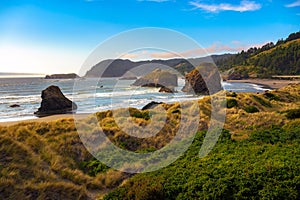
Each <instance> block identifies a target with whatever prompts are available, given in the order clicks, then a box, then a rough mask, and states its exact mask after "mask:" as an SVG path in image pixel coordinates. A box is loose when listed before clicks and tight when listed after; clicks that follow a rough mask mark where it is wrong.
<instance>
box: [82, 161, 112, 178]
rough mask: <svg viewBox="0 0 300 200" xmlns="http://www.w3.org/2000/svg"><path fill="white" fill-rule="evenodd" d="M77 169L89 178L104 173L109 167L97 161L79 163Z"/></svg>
mask: <svg viewBox="0 0 300 200" xmlns="http://www.w3.org/2000/svg"><path fill="white" fill-rule="evenodd" d="M79 168H80V169H81V170H82V171H84V172H85V173H87V174H88V175H90V176H96V175H97V174H98V173H101V172H106V171H107V170H108V169H109V167H108V166H106V165H104V164H102V163H101V162H100V161H99V160H97V159H95V158H94V159H92V160H90V161H85V162H81V163H79Z"/></svg>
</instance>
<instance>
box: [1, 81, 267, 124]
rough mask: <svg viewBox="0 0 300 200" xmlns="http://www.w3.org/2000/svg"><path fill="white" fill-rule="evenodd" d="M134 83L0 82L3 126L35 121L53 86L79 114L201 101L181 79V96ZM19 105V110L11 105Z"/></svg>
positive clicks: (233, 86)
mask: <svg viewBox="0 0 300 200" xmlns="http://www.w3.org/2000/svg"><path fill="white" fill-rule="evenodd" d="M133 82H134V80H118V79H115V78H102V79H101V80H100V81H98V80H97V79H77V80H76V84H75V86H76V87H75V88H74V80H49V79H48V80H46V79H43V78H0V122H4V121H15V120H23V119H32V118H35V116H34V115H33V113H34V112H35V111H36V110H37V109H38V108H39V107H40V102H41V97H40V96H41V91H42V90H43V89H45V88H47V87H48V86H50V85H56V86H58V87H60V88H61V90H62V92H63V93H64V94H65V96H66V97H67V98H69V99H71V100H73V101H74V102H75V103H76V104H77V105H78V110H77V113H93V112H96V111H101V110H108V109H114V108H120V107H129V106H130V107H135V108H142V107H143V106H144V105H146V104H147V103H149V102H150V101H159V102H160V101H162V102H175V101H183V100H188V99H198V98H201V97H199V96H193V95H190V94H187V93H184V92H181V91H180V90H181V88H182V87H183V85H184V80H181V79H179V86H178V87H177V88H176V89H177V91H178V93H174V94H168V93H159V92H158V90H159V89H157V88H142V87H134V86H131V84H132V83H133ZM223 87H224V89H226V90H231V91H235V92H261V91H264V90H265V89H263V88H262V87H261V86H259V85H255V84H250V83H226V82H224V83H223ZM12 104H18V105H20V107H18V108H10V105H12Z"/></svg>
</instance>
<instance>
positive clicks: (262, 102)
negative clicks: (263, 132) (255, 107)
mask: <svg viewBox="0 0 300 200" xmlns="http://www.w3.org/2000/svg"><path fill="white" fill-rule="evenodd" d="M252 97H253V98H254V99H255V100H256V101H257V102H259V103H260V104H261V105H262V106H265V107H269V108H271V107H272V104H271V103H270V102H268V101H265V100H263V99H262V98H260V97H258V96H256V95H252Z"/></svg>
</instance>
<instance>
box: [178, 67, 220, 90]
mask: <svg viewBox="0 0 300 200" xmlns="http://www.w3.org/2000/svg"><path fill="white" fill-rule="evenodd" d="M212 69H213V68H210V67H199V68H197V69H194V70H192V71H191V72H190V73H188V74H186V76H185V85H184V87H183V88H182V91H183V92H188V93H195V94H203V95H208V94H214V93H216V92H218V91H220V90H221V89H222V85H221V77H220V75H219V73H218V71H217V70H212ZM208 86H209V88H208Z"/></svg>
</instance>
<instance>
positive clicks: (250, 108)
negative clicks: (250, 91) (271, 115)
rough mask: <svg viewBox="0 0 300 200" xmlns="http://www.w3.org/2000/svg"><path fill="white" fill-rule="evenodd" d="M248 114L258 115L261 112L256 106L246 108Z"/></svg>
mask: <svg viewBox="0 0 300 200" xmlns="http://www.w3.org/2000/svg"><path fill="white" fill-rule="evenodd" d="M244 110H245V111H246V112H247V113H256V112H259V110H258V109H257V108H256V107H255V106H246V107H245V109H244Z"/></svg>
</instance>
